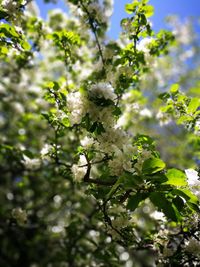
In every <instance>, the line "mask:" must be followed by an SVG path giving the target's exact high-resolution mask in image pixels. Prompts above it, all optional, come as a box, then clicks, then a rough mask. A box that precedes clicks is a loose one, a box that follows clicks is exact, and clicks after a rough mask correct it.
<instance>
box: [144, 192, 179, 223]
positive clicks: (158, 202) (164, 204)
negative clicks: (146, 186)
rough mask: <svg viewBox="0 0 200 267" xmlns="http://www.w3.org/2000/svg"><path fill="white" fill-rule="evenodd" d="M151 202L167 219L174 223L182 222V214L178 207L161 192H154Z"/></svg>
mask: <svg viewBox="0 0 200 267" xmlns="http://www.w3.org/2000/svg"><path fill="white" fill-rule="evenodd" d="M149 198H150V200H151V202H152V203H153V204H154V205H155V206H156V207H157V208H158V210H161V211H162V212H163V213H164V214H165V215H166V216H167V218H169V219H171V220H172V221H174V222H178V221H179V220H180V214H179V212H178V210H177V209H176V207H175V206H174V205H173V203H172V202H170V201H169V200H168V199H167V198H166V195H165V194H164V193H161V192H153V193H151V194H150V196H149Z"/></svg>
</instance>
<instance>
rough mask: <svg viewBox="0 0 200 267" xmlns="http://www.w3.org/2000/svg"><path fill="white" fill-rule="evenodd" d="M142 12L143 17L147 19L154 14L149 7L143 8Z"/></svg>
mask: <svg viewBox="0 0 200 267" xmlns="http://www.w3.org/2000/svg"><path fill="white" fill-rule="evenodd" d="M144 12H145V16H146V17H147V18H149V17H151V16H153V14H154V7H153V6H151V5H147V6H145V8H144Z"/></svg>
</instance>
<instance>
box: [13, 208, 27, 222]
mask: <svg viewBox="0 0 200 267" xmlns="http://www.w3.org/2000/svg"><path fill="white" fill-rule="evenodd" d="M12 217H13V218H15V219H16V221H17V222H18V223H19V224H24V223H25V222H26V221H27V213H26V211H25V210H22V208H15V209H13V210H12Z"/></svg>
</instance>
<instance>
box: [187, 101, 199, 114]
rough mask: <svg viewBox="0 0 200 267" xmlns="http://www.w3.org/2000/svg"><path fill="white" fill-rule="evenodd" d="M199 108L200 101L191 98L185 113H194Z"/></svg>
mask: <svg viewBox="0 0 200 267" xmlns="http://www.w3.org/2000/svg"><path fill="white" fill-rule="evenodd" d="M199 106H200V99H199V98H196V97H195V98H192V99H191V100H190V103H189V105H188V107H187V112H188V113H194V112H195V111H196V110H197V109H198V107H199Z"/></svg>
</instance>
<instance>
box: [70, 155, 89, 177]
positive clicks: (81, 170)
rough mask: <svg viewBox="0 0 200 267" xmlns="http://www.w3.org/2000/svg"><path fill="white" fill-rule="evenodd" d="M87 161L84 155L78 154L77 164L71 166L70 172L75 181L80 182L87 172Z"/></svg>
mask: <svg viewBox="0 0 200 267" xmlns="http://www.w3.org/2000/svg"><path fill="white" fill-rule="evenodd" d="M85 165H87V161H86V158H85V156H84V155H80V158H79V162H78V164H74V165H73V166H72V173H73V176H74V180H75V181H76V182H81V181H82V179H83V178H84V176H85V174H86V172H87V166H85Z"/></svg>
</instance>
